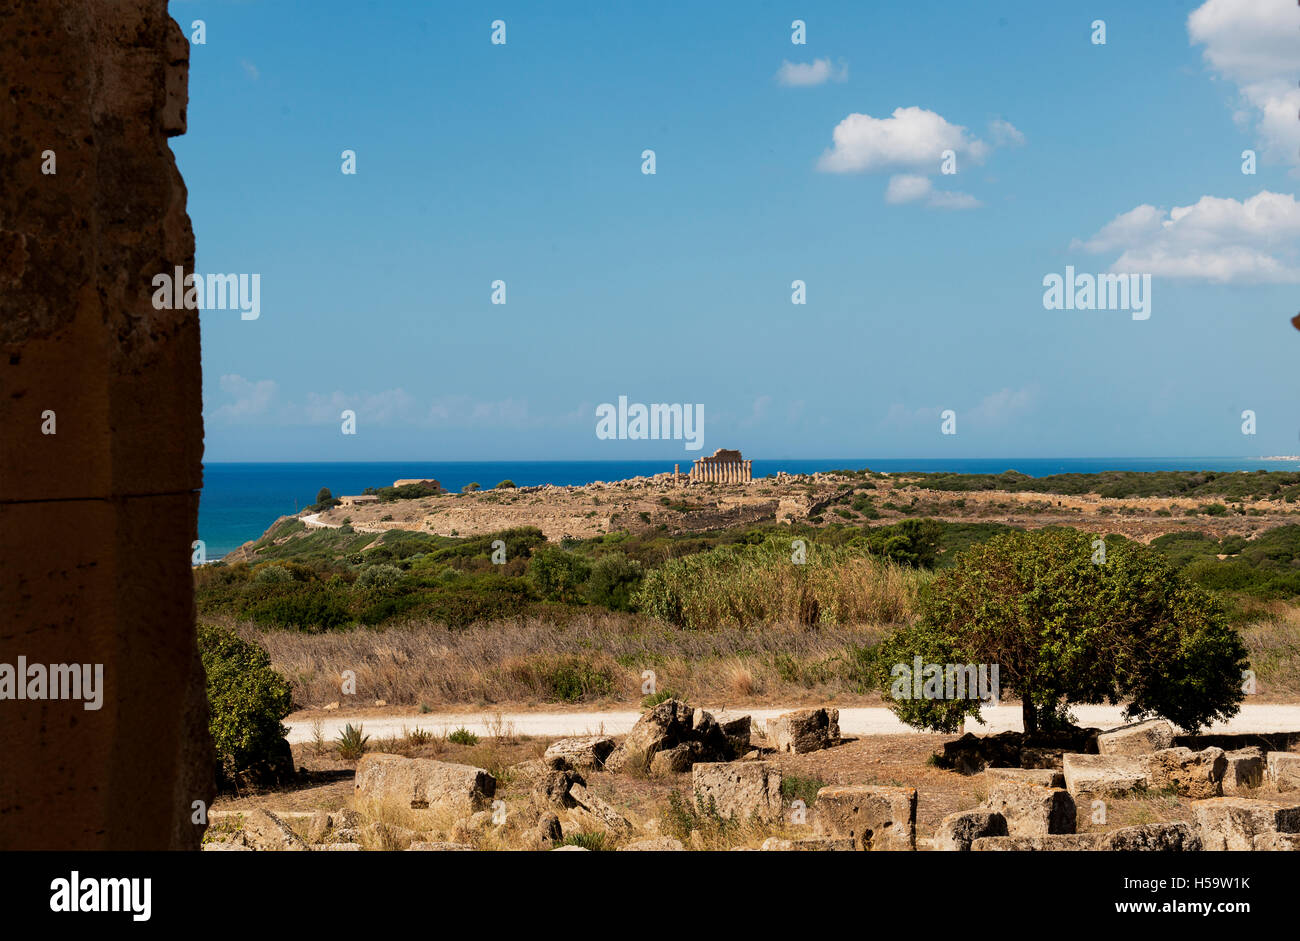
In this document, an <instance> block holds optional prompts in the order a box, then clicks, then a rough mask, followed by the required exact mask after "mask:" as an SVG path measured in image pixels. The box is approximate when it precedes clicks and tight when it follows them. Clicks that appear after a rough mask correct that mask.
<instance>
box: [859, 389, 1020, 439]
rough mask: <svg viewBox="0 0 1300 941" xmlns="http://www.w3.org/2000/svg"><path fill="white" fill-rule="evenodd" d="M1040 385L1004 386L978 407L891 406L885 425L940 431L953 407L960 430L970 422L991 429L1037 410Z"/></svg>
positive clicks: (883, 420)
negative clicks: (1013, 387)
mask: <svg viewBox="0 0 1300 941" xmlns="http://www.w3.org/2000/svg"><path fill="white" fill-rule="evenodd" d="M1038 392H1039V389H1038V386H1037V385H1035V384H1031V385H1027V386H1021V387H1020V388H1018V389H1012V388H1010V387H1003V388H1001V389H999V390H997V391H996V392H990V393H989V394H988V395H985V396H984V397H983V398H981V399H980V400H979V402H978V403H976V404H975V405H974V406H963V405H960V404H958V405H951V406H948V405H942V406H940V405H936V406H932V407H921V408H908V407H907V406H906V405H904V404H902V403H901V402H895V403H893V404H892V405H890V406H889V410H888V411H887V412H886V413H885V417H884V418H883V419H881V422H880V423H881V425H882V426H884V427H893V428H917V427H920V428H926V427H927V426H933V427H934V428H935V429H936V430H937V429H938V428H939V425H940V422H941V421H942V420H943V413H944V412H945V411H946V410H947V409H948V408H952V409H953V410H954V411H955V412H956V413H957V427H958V430H959V431H960V429H961V428H962V427H963V425H964V423H966V422H969V423H971V424H973V425H975V426H976V427H977V428H990V427H994V426H998V425H1006V424H1008V423H1010V422H1012V421H1014V420H1015V419H1017V418H1019V417H1021V416H1022V415H1024V414H1025V413H1027V412H1030V411H1032V410H1033V408H1034V404H1035V403H1036V402H1037V401H1038Z"/></svg>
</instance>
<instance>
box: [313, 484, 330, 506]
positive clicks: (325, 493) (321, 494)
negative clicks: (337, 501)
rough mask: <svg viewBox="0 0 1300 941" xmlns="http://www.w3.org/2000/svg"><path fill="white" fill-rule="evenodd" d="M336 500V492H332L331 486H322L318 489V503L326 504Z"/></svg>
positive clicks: (319, 504) (320, 504) (318, 504)
mask: <svg viewBox="0 0 1300 941" xmlns="http://www.w3.org/2000/svg"><path fill="white" fill-rule="evenodd" d="M333 502H334V494H332V493H330V488H329V487H321V488H320V489H319V490H317V491H316V505H317V506H325V505H326V504H328V503H333Z"/></svg>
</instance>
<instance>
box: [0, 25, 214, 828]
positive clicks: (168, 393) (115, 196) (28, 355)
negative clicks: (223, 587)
mask: <svg viewBox="0 0 1300 941" xmlns="http://www.w3.org/2000/svg"><path fill="white" fill-rule="evenodd" d="M188 56H189V47H188V43H187V42H186V39H185V37H184V35H183V34H182V32H181V30H180V28H179V27H178V26H177V24H176V23H175V22H173V21H172V19H171V18H170V17H169V16H168V14H167V3H166V0H111V2H107V0H0V86H2V88H0V127H2V128H3V134H0V357H3V362H2V365H0V426H2V427H3V439H0V440H2V441H3V451H0V572H2V573H3V575H0V586H2V587H0V592H2V595H0V664H4V663H8V664H14V663H15V662H16V661H17V660H18V658H19V657H25V658H26V661H27V662H28V663H36V664H96V665H102V667H103V677H104V679H103V700H102V706H101V707H100V708H98V709H95V710H88V709H85V708H84V706H85V703H83V702H81V701H66V700H51V699H24V700H16V699H14V698H0V754H2V755H3V758H0V849H29V848H39V849H124V850H131V849H168V848H173V849H186V848H196V847H197V846H198V844H199V842H200V840H201V838H202V832H203V827H202V825H196V824H195V823H193V822H192V820H193V819H194V815H195V802H196V801H198V802H202V805H206V804H207V803H208V802H210V801H211V799H212V796H213V783H212V780H211V777H212V774H211V768H212V764H211V760H210V744H209V742H208V735H207V704H206V696H205V694H204V680H203V673H202V668H201V666H200V664H199V661H198V656H197V652H196V647H195V637H194V603H193V592H192V582H191V574H190V557H191V543H192V541H193V540H194V539H195V538H196V525H197V511H198V490H199V487H200V486H201V483H202V467H201V463H200V462H201V459H202V453H203V426H202V415H201V400H200V376H199V322H198V319H197V314H196V312H195V311H192V310H155V309H154V307H153V306H152V304H151V297H150V295H151V287H150V281H151V278H152V276H153V275H154V274H155V273H157V272H169V271H172V270H173V269H174V268H175V267H176V266H181V267H183V268H185V269H186V270H191V271H192V270H193V263H194V236H193V232H192V231H191V228H190V221H189V217H188V216H187V215H186V210H185V199H186V192H185V185H184V183H183V182H182V180H181V177H180V174H179V172H178V171H177V168H176V163H175V160H174V159H173V156H172V152H171V148H170V146H169V144H168V138H170V137H173V136H175V135H177V134H182V133H184V132H185V126H186V113H185V112H186V102H187V82H188V61H189V59H188ZM202 805H201V806H202Z"/></svg>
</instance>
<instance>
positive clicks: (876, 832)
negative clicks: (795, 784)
mask: <svg viewBox="0 0 1300 941" xmlns="http://www.w3.org/2000/svg"><path fill="white" fill-rule="evenodd" d="M813 829H814V831H815V832H816V834H817V835H818V836H821V837H829V838H831V839H848V840H852V841H853V845H854V846H855V847H856V848H858V849H860V850H914V849H916V788H913V787H884V786H877V785H866V784H858V785H847V786H842V787H824V788H822V789H821V790H820V791H818V792H817V800H816V802H815V803H814V804H813Z"/></svg>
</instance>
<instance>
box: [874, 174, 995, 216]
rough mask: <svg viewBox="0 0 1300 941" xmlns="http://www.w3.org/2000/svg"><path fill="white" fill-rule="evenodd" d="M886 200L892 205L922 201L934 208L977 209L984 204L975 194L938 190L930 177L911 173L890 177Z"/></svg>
mask: <svg viewBox="0 0 1300 941" xmlns="http://www.w3.org/2000/svg"><path fill="white" fill-rule="evenodd" d="M885 202H887V203H889V204H890V205H891V206H901V205H903V204H904V203H922V204H924V205H926V206H930V207H932V208H934V209H977V208H978V207H979V206H981V205H982V203H980V201H979V200H978V199H976V198H975V197H974V196H970V195H968V194H966V193H957V192H950V191H947V190H937V189H935V188H934V184H933V183H932V182H931V181H930V178H929V177H925V176H917V175H915V174H911V173H900V174H897V175H895V176H892V177H890V178H889V186H888V187H887V188H886V189H885Z"/></svg>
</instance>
